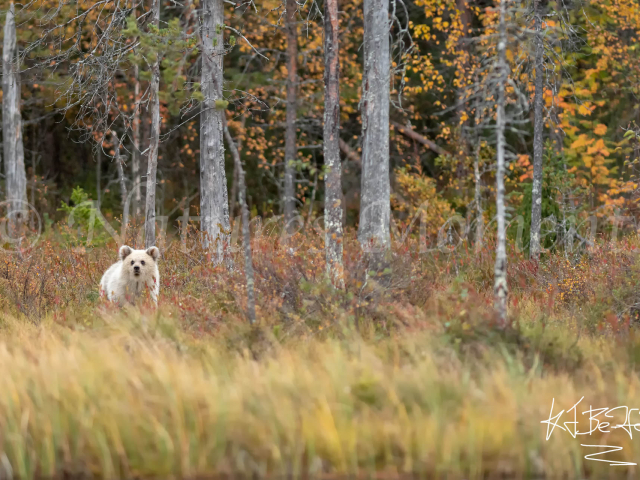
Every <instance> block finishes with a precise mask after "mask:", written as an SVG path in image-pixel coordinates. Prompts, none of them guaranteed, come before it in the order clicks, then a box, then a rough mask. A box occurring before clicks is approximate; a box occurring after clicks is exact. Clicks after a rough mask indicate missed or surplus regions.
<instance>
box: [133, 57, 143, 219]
mask: <svg viewBox="0 0 640 480" xmlns="http://www.w3.org/2000/svg"><path fill="white" fill-rule="evenodd" d="M133 81H134V84H133V96H134V100H135V106H134V108H135V110H134V112H133V122H132V128H131V130H132V132H131V133H132V136H133V151H132V152H131V176H132V178H133V215H134V217H135V218H138V217H139V216H140V211H141V208H140V207H141V202H142V195H141V191H140V157H141V151H140V146H141V138H142V132H141V128H140V109H141V104H140V72H139V68H138V65H137V64H136V65H134V66H133Z"/></svg>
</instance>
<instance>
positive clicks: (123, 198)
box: [111, 132, 129, 239]
mask: <svg viewBox="0 0 640 480" xmlns="http://www.w3.org/2000/svg"><path fill="white" fill-rule="evenodd" d="M111 137H112V139H113V140H112V141H113V149H114V151H115V155H114V160H115V161H116V167H117V168H118V181H119V183H120V203H121V205H122V232H123V234H122V238H123V239H126V231H127V226H128V224H129V205H127V180H126V177H125V176H124V160H123V159H122V155H120V138H118V135H117V133H115V132H111Z"/></svg>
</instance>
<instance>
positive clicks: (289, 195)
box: [284, 0, 298, 231]
mask: <svg viewBox="0 0 640 480" xmlns="http://www.w3.org/2000/svg"><path fill="white" fill-rule="evenodd" d="M286 2H287V4H286V5H287V10H286V15H287V19H286V26H285V28H286V31H287V126H286V131H285V145H284V220H285V225H287V229H288V231H290V229H291V228H292V227H293V225H291V223H292V222H291V220H293V218H294V216H295V214H296V190H295V174H296V169H295V164H294V162H295V161H296V158H297V156H298V148H297V146H296V122H297V118H296V117H297V107H298V98H297V93H298V28H297V25H296V11H297V9H298V5H297V3H296V0H286Z"/></svg>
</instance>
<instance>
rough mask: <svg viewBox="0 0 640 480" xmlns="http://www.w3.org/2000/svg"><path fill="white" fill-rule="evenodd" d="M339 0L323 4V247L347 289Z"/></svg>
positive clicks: (332, 275) (339, 284)
mask: <svg viewBox="0 0 640 480" xmlns="http://www.w3.org/2000/svg"><path fill="white" fill-rule="evenodd" d="M338 48H339V47H338V0H325V3H324V163H325V165H326V167H327V168H326V174H325V180H324V183H325V197H324V224H325V234H324V248H325V257H326V268H327V276H328V277H329V279H330V280H331V283H332V285H333V286H335V287H336V288H340V289H344V265H343V261H342V255H343V243H342V241H343V233H342V216H343V215H342V211H343V209H344V205H343V195H342V166H341V165H340V84H339V82H340V63H339V59H338Z"/></svg>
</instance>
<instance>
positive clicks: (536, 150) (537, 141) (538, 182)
mask: <svg viewBox="0 0 640 480" xmlns="http://www.w3.org/2000/svg"><path fill="white" fill-rule="evenodd" d="M534 9H535V12H534V15H535V31H536V34H535V41H536V59H535V62H536V63H535V69H536V78H535V97H534V115H535V123H534V127H533V187H532V189H531V239H530V244H529V252H530V255H531V260H533V261H534V262H536V263H538V261H539V260H540V223H541V221H542V168H543V167H542V154H543V149H544V145H543V143H542V141H543V139H542V133H543V132H542V130H543V128H544V118H543V115H544V108H543V107H544V105H543V102H544V81H543V80H544V78H543V77H544V45H543V43H542V11H541V10H542V6H541V5H540V0H535V1H534Z"/></svg>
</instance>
